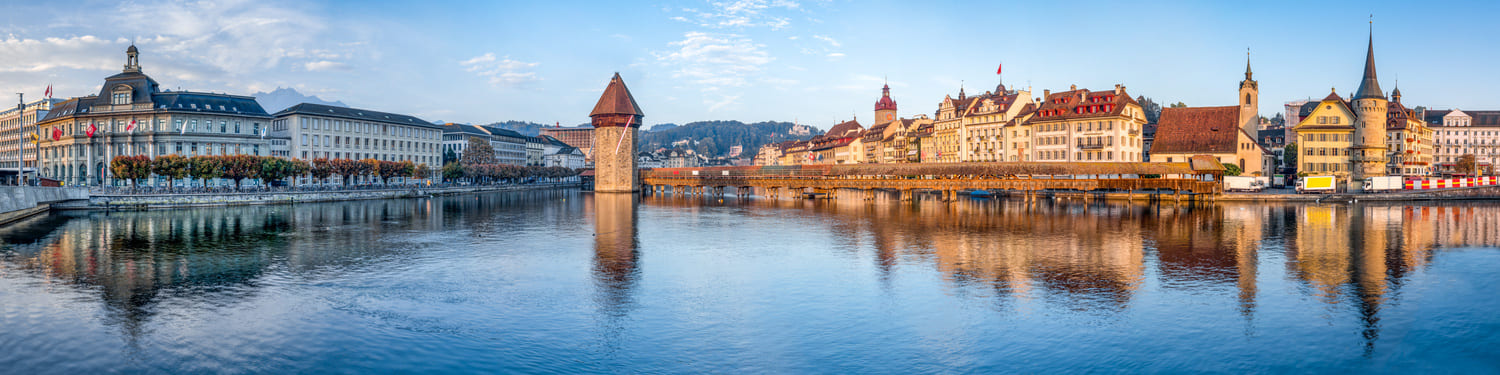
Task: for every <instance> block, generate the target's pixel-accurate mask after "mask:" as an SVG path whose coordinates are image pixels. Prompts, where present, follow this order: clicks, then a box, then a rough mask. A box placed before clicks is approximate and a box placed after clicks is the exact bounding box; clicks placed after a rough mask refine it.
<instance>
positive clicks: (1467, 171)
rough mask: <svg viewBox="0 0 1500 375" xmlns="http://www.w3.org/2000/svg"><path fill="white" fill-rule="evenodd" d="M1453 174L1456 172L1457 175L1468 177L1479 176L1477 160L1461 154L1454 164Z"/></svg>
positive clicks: (1470, 155) (1471, 156) (1469, 155)
mask: <svg viewBox="0 0 1500 375" xmlns="http://www.w3.org/2000/svg"><path fill="white" fill-rule="evenodd" d="M1454 172H1456V173H1457V174H1461V175H1468V176H1473V175H1476V174H1479V163H1478V159H1476V158H1475V157H1474V154H1463V155H1461V156H1459V157H1458V161H1457V162H1456V163H1454Z"/></svg>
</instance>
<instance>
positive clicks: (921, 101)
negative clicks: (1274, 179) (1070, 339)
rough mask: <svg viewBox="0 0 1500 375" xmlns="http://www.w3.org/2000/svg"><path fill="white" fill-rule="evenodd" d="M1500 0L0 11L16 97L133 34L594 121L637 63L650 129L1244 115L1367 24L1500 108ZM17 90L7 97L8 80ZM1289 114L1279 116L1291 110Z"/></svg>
mask: <svg viewBox="0 0 1500 375" xmlns="http://www.w3.org/2000/svg"><path fill="white" fill-rule="evenodd" d="M1497 8H1500V5H1497V4H1496V2H1477V1H1476V2H1442V1H1428V2H1379V1H1375V2H1370V1H1362V2H1298V1H1286V2H1278V1H1237V2H1223V1H1182V2H1174V1H1139V2H1119V1H1100V2H1094V1H1068V2H1044V1H1026V2H1011V1H985V2H958V1H955V2H944V1H936V2H910V1H839V0H723V1H717V0H715V1H701V0H688V1H643V2H635V1H629V2H619V1H608V2H595V1H473V2H417V1H410V2H405V1H403V2H379V1H325V2H318V1H277V0H256V1H245V0H223V1H215V0H210V1H126V2H119V1H84V2H66V1H63V2H31V3H17V4H9V5H8V6H7V7H6V9H5V11H3V12H0V19H3V20H4V21H5V22H3V23H0V35H4V38H3V39H0V87H3V88H4V89H9V90H12V91H10V92H17V91H24V92H27V93H28V94H27V95H28V98H35V97H39V96H40V95H41V93H42V90H43V88H44V87H45V86H46V85H47V84H49V83H50V84H52V85H54V87H55V91H56V96H59V97H66V96H82V95H88V94H91V93H95V92H97V90H98V85H99V84H100V83H102V81H103V78H104V77H106V76H108V75H110V74H113V73H114V72H117V71H119V69H120V66H121V65H122V64H123V62H124V61H123V60H124V56H123V51H124V49H125V47H126V46H127V45H129V44H130V42H131V41H135V43H136V44H137V45H138V46H139V47H140V49H141V51H142V57H141V62H142V65H143V68H144V69H145V71H146V72H147V73H148V74H151V75H152V76H153V77H155V78H156V79H157V81H159V82H161V83H162V85H163V86H165V87H168V88H174V89H175V88H179V87H180V88H182V89H187V90H206V91H217V92H229V93H235V94H250V93H252V92H256V91H270V90H272V89H275V88H276V87H293V88H296V89H297V90H299V91H301V92H303V93H305V94H311V95H318V96H320V97H322V98H324V99H328V100H341V101H344V102H345V103H348V104H350V105H352V106H357V107H362V108H368V109H374V110H384V111H390V112H401V113H410V114H413V115H417V116H419V117H422V118H425V119H428V120H444V121H456V122H475V123H488V122H492V121H503V120H524V121H535V122H543V123H553V122H561V123H563V124H578V123H583V122H587V121H588V119H587V114H588V111H589V110H590V109H592V106H593V104H594V101H595V100H597V99H598V95H599V93H600V92H601V91H602V90H603V88H604V85H605V83H606V82H607V81H608V79H609V77H610V75H611V74H612V73H614V72H616V71H618V72H620V73H621V75H622V76H623V77H624V78H625V80H626V82H627V84H628V85H629V86H630V88H631V90H632V92H633V93H634V94H635V97H636V99H637V101H638V102H640V105H641V107H642V108H643V110H644V111H645V112H646V115H647V116H646V119H645V122H646V123H647V124H657V123H664V122H674V123H684V122H689V121H696V120H741V121H747V122H751V121H765V120H776V121H792V120H794V119H796V120H799V121H801V122H802V123H805V124H811V125H814V126H818V127H821V128H825V129H826V128H828V127H829V126H831V125H832V124H834V123H835V122H836V121H842V120H847V119H849V118H851V117H853V116H858V118H859V119H860V120H861V121H862V122H868V120H869V119H870V118H871V117H872V116H873V113H872V112H873V108H872V107H873V105H874V102H875V100H876V99H878V98H879V95H880V86H881V84H882V83H883V82H886V81H887V80H888V82H889V83H890V85H891V88H892V96H893V97H894V98H895V99H896V100H897V102H898V103H899V105H900V114H901V115H902V116H911V115H914V114H917V113H931V112H933V111H934V110H935V109H936V108H937V103H938V102H940V101H941V100H942V98H943V96H944V95H948V94H954V95H956V93H957V92H958V89H959V87H960V85H961V84H962V85H963V86H964V87H965V88H967V90H966V91H967V92H969V93H979V92H983V91H985V90H989V89H993V88H994V86H995V84H996V83H997V77H996V76H995V74H994V72H995V66H996V64H999V63H1002V62H1003V63H1004V64H1005V69H1004V70H1005V73H1006V74H1005V75H1004V77H1003V78H1004V80H1005V83H1006V84H1008V85H1010V86H1013V87H1014V86H1022V87H1025V86H1030V87H1032V88H1033V89H1034V90H1035V91H1036V92H1041V91H1042V90H1043V89H1052V90H1054V91H1056V90H1064V89H1067V88H1068V86H1069V85H1073V84H1077V85H1078V86H1079V87H1083V88H1089V89H1109V88H1113V86H1114V85H1115V84H1117V83H1118V84H1124V85H1126V87H1127V90H1128V91H1129V92H1130V94H1131V95H1145V96H1148V97H1152V98H1155V99H1157V101H1158V102H1176V101H1182V102H1185V103H1187V104H1189V105H1194V106H1209V105H1230V104H1233V103H1234V95H1235V90H1236V89H1237V87H1238V82H1239V80H1240V79H1241V78H1242V77H1243V75H1242V73H1243V71H1244V59H1245V49H1246V48H1247V47H1248V48H1250V50H1251V58H1252V60H1253V64H1254V69H1255V78H1256V79H1257V80H1258V81H1260V87H1261V100H1262V102H1263V103H1265V104H1263V105H1262V107H1261V111H1262V114H1263V115H1265V116H1268V117H1269V116H1272V115H1274V113H1275V112H1274V111H1276V110H1279V108H1280V105H1279V104H1280V103H1282V102H1286V101H1290V100H1296V99H1305V98H1309V97H1310V98H1321V97H1323V96H1325V95H1327V94H1328V92H1329V89H1330V88H1337V89H1338V91H1339V92H1340V93H1348V92H1351V91H1353V90H1354V88H1355V86H1356V85H1358V83H1359V74H1360V69H1361V66H1362V64H1363V57H1364V52H1365V43H1366V37H1367V32H1368V27H1369V23H1368V20H1369V19H1370V15H1371V14H1372V13H1373V14H1374V19H1375V52H1376V57H1377V63H1378V69H1379V73H1380V77H1381V85H1382V87H1383V88H1384V89H1385V90H1390V89H1391V88H1392V87H1394V86H1395V84H1396V78H1397V77H1398V76H1399V78H1400V82H1401V86H1400V87H1401V89H1402V93H1403V94H1405V98H1404V102H1406V103H1407V104H1408V105H1409V106H1414V105H1426V106H1428V107H1433V108H1467V109H1495V108H1500V102H1497V101H1496V100H1495V99H1493V98H1492V96H1490V95H1488V93H1489V92H1492V91H1494V88H1495V87H1497V85H1500V74H1496V73H1495V69H1494V68H1492V67H1491V66H1492V65H1493V61H1496V60H1497V57H1500V56H1496V55H1497V54H1500V52H1497V50H1496V49H1495V48H1493V46H1495V45H1497V41H1500V25H1497V24H1496V23H1494V22H1491V21H1492V20H1491V18H1492V15H1493V14H1495V12H1496V11H1497V10H1500V9H1497ZM0 92H4V91H0ZM1273 107H1274V108H1273Z"/></svg>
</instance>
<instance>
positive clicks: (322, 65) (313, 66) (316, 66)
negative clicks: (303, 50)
mask: <svg viewBox="0 0 1500 375" xmlns="http://www.w3.org/2000/svg"><path fill="white" fill-rule="evenodd" d="M303 69H307V71H309V72H323V71H332V70H349V69H350V67H349V64H345V63H342V62H338V61H328V60H322V61H314V62H310V63H307V64H304V65H303Z"/></svg>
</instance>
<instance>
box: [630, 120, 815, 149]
mask: <svg viewBox="0 0 1500 375" xmlns="http://www.w3.org/2000/svg"><path fill="white" fill-rule="evenodd" d="M663 125H670V126H668V127H666V128H665V129H662V126H663ZM793 125H795V124H793V123H790V122H775V121H765V122H757V123H753V124H746V123H743V122H739V121H698V122H690V123H687V124H684V125H681V126H677V125H675V124H659V125H656V126H654V127H652V128H651V131H648V132H644V133H641V135H640V137H641V140H640V146H639V147H640V150H641V151H654V150H656V149H661V148H674V147H679V148H691V149H693V150H694V151H696V152H697V153H699V154H703V155H706V156H710V157H713V156H724V155H728V154H729V149H730V148H731V147H734V146H742V147H743V149H744V150H743V151H742V153H741V155H742V156H743V155H754V154H755V152H756V151H757V150H759V149H760V146H762V145H765V144H768V143H777V142H783V141H794V140H795V141H800V140H807V139H810V138H812V137H814V136H818V135H822V134H823V131H822V130H819V129H817V128H811V129H812V134H808V135H801V136H799V135H793V134H790V131H791V130H792V126H793ZM658 129H661V130H658Z"/></svg>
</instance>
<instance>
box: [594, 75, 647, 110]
mask: <svg viewBox="0 0 1500 375" xmlns="http://www.w3.org/2000/svg"><path fill="white" fill-rule="evenodd" d="M601 115H636V116H645V115H646V114H645V113H641V106H640V105H637V104H635V97H634V96H631V95H630V89H628V88H625V80H622V79H620V73H618V72H617V73H615V76H614V78H610V79H609V86H605V87H604V95H601V96H599V103H598V104H594V111H592V112H589V117H594V116H601Z"/></svg>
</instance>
